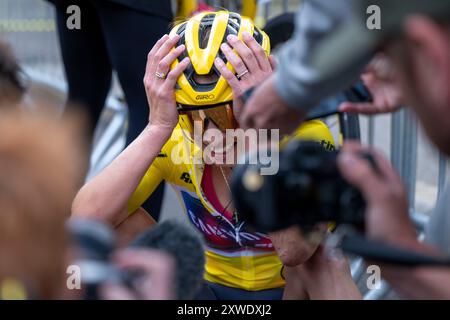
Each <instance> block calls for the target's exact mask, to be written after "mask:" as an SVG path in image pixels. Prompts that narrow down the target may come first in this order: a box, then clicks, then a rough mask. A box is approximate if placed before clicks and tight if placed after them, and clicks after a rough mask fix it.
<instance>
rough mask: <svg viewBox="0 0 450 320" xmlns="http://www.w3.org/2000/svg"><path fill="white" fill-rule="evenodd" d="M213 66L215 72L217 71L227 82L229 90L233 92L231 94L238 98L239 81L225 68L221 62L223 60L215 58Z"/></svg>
mask: <svg viewBox="0 0 450 320" xmlns="http://www.w3.org/2000/svg"><path fill="white" fill-rule="evenodd" d="M214 65H215V66H216V68H217V70H219V72H220V74H221V75H222V76H223V77H224V78H225V80H226V81H227V82H228V84H229V85H230V87H231V89H232V90H233V93H234V94H235V95H236V96H239V95H240V94H241V92H240V84H239V80H238V79H237V78H236V76H235V75H234V74H233V72H231V71H230V69H228V68H227V65H226V64H225V62H223V60H222V59H220V58H216V59H215V60H214Z"/></svg>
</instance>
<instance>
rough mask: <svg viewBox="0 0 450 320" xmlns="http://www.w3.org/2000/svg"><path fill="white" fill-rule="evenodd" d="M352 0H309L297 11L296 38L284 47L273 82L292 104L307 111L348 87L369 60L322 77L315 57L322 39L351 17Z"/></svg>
mask: <svg viewBox="0 0 450 320" xmlns="http://www.w3.org/2000/svg"><path fill="white" fill-rule="evenodd" d="M351 5H352V0H341V1H329V0H307V1H305V2H304V5H303V7H302V8H301V9H300V10H299V11H298V13H297V16H296V23H295V32H294V36H293V38H292V39H291V40H290V41H289V42H288V43H287V44H286V45H285V46H284V47H283V48H282V49H281V52H280V55H279V59H278V61H279V65H278V69H277V70H276V72H275V76H274V83H275V89H276V92H277V94H278V95H279V96H280V97H281V98H282V99H283V100H284V101H285V102H286V103H287V104H288V105H289V106H291V107H293V108H298V109H300V110H301V111H303V112H307V111H308V110H309V109H311V108H312V107H314V106H315V105H316V104H317V103H319V102H320V101H322V100H324V99H325V98H327V97H329V96H331V95H333V94H335V93H336V92H339V91H340V90H343V89H345V88H347V87H349V86H350V85H351V84H352V82H354V81H356V80H357V79H358V78H359V76H360V75H361V73H362V71H363V70H364V67H365V66H366V65H367V63H368V62H369V58H368V59H367V61H363V62H362V63H361V65H360V68H355V69H354V70H349V71H347V72H345V73H340V74H336V75H334V76H329V77H323V76H321V74H320V72H319V71H318V70H316V69H314V68H313V67H311V65H312V63H311V62H312V58H313V57H314V54H315V53H316V50H317V49H318V46H319V45H320V44H321V42H322V41H323V40H324V39H325V38H326V37H327V36H329V35H330V33H333V32H334V31H336V30H337V29H338V28H339V27H340V26H341V25H343V24H344V23H345V21H346V20H347V19H348V18H350V16H349V11H350V10H349V7H351Z"/></svg>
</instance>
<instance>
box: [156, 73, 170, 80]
mask: <svg viewBox="0 0 450 320" xmlns="http://www.w3.org/2000/svg"><path fill="white" fill-rule="evenodd" d="M155 76H156V77H157V78H159V79H163V80H164V79H166V78H167V75H166V74H165V73H162V72H158V71H156V72H155Z"/></svg>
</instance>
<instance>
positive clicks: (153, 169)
mask: <svg viewBox="0 0 450 320" xmlns="http://www.w3.org/2000/svg"><path fill="white" fill-rule="evenodd" d="M166 159H167V154H166V153H165V152H164V150H163V151H161V152H160V153H159V155H158V156H157V157H156V158H155V160H154V161H153V163H152V165H151V166H150V168H149V169H148V170H147V172H146V173H145V175H144V177H143V178H142V180H141V182H140V183H139V185H138V187H137V188H136V190H135V191H134V192H133V194H132V195H131V198H130V199H129V200H128V203H127V211H128V213H129V214H132V213H134V212H135V211H136V210H137V209H139V207H140V206H141V205H142V204H143V203H144V202H145V201H146V200H147V199H148V198H149V197H150V196H151V194H152V193H153V191H155V189H156V188H157V187H158V186H159V184H160V183H161V182H162V181H163V180H164V179H165V177H166V164H165V162H166Z"/></svg>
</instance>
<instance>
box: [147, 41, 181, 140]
mask: <svg viewBox="0 0 450 320" xmlns="http://www.w3.org/2000/svg"><path fill="white" fill-rule="evenodd" d="M178 40H179V36H177V35H176V36H173V37H169V36H168V35H164V36H163V37H162V38H161V39H159V41H158V42H157V43H156V44H155V46H154V47H153V48H152V50H151V51H150V53H149V54H148V57H147V66H146V70H145V76H144V86H145V91H146V94H147V101H148V104H149V107H150V117H149V124H150V126H154V127H157V128H158V129H163V130H167V131H170V133H171V132H172V131H173V129H174V128H175V126H176V125H177V123H178V111H177V108H176V102H175V93H174V88H175V84H176V82H177V79H178V77H179V76H180V75H181V74H182V73H183V71H184V70H185V69H186V67H187V66H188V65H189V58H185V59H183V60H182V61H181V62H180V63H179V64H178V65H177V66H176V67H175V68H174V69H172V70H171V71H170V72H169V70H170V66H171V64H172V63H173V62H174V61H175V59H177V57H178V56H179V55H180V54H181V53H182V52H183V51H184V50H185V47H184V45H181V46H179V47H177V48H174V46H175V45H176V43H177V42H178ZM173 48H174V50H172V49H173ZM158 74H159V75H160V76H159V77H158Z"/></svg>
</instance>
